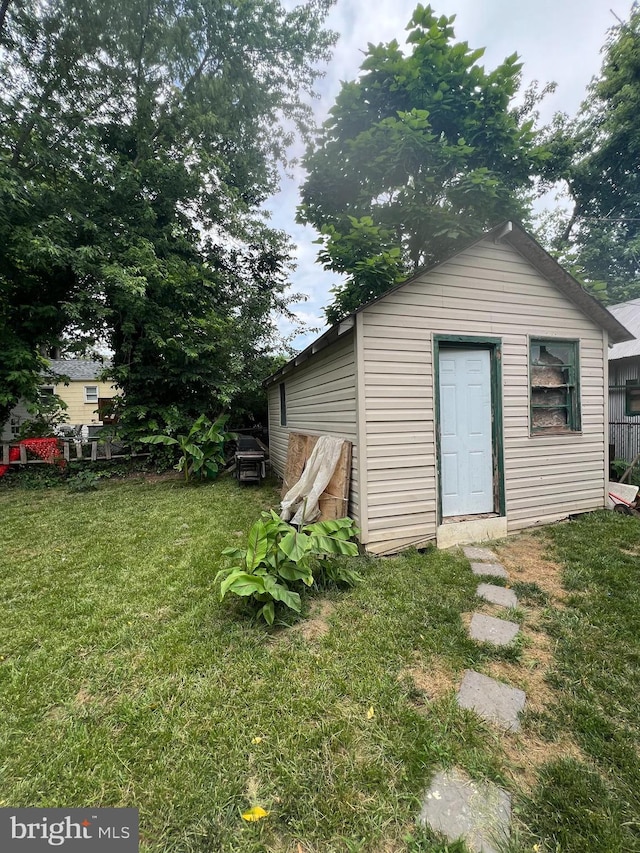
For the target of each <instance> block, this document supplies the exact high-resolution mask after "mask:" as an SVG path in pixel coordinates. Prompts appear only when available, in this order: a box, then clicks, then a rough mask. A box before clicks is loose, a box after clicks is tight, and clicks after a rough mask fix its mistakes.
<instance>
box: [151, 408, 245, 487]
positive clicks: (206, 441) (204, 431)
mask: <svg viewBox="0 0 640 853" xmlns="http://www.w3.org/2000/svg"><path fill="white" fill-rule="evenodd" d="M228 419H229V416H228V415H221V416H220V417H219V418H217V420H216V421H214V423H211V422H210V421H209V419H208V418H207V417H206V416H205V415H200V416H199V417H198V418H197V419H196V420H195V421H194V423H193V425H192V426H191V428H190V429H189V432H188V433H187V435H178V436H177V438H174V437H173V436H169V435H147V436H143V437H142V438H139V439H138V440H139V441H141V442H144V443H145V444H166V445H176V446H177V447H179V448H180V450H181V451H182V456H181V457H180V459H179V460H178V463H177V465H176V466H175V467H176V468H177V470H178V471H184V478H185V482H188V481H189V477H190V476H191V475H193V474H195V475H196V476H198V477H200V478H201V479H204V478H205V477H215V476H216V474H217V473H218V471H219V470H220V467H221V465H223V464H224V445H225V443H226V442H227V441H230V440H231V439H233V438H235V433H231V432H225V431H224V425H225V424H226V423H227V420H228Z"/></svg>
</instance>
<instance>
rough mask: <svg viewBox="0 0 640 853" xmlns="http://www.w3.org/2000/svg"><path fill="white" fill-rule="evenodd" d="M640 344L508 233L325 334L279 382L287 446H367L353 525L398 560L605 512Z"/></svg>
mask: <svg viewBox="0 0 640 853" xmlns="http://www.w3.org/2000/svg"><path fill="white" fill-rule="evenodd" d="M631 337H632V335H631V334H630V333H629V332H628V331H627V330H626V329H625V328H624V327H623V326H622V325H621V324H620V323H619V322H618V320H616V319H615V317H613V316H612V315H611V314H610V313H609V312H608V311H607V310H606V309H605V308H604V307H603V306H602V305H601V304H600V303H599V302H597V301H596V300H595V299H594V298H593V297H592V296H591V295H590V294H588V293H587V292H586V291H585V290H584V289H583V288H582V287H581V286H580V284H579V283H578V282H577V281H576V280H575V279H574V278H573V277H572V276H570V275H569V274H568V273H567V272H565V270H563V269H562V267H560V266H559V265H558V264H557V262H556V261H555V260H553V258H551V257H550V256H549V255H548V254H547V253H546V252H545V251H544V249H542V247H541V246H540V245H539V244H538V243H537V242H536V241H535V240H534V239H533V238H532V237H530V236H529V235H528V234H527V233H526V232H525V231H524V230H522V228H520V227H519V226H518V225H515V224H512V223H505V224H503V225H501V226H499V227H498V228H496V229H494V230H492V231H490V232H489V233H488V234H486V235H485V236H484V237H483V238H482V239H480V240H478V241H476V242H475V243H474V244H473V245H471V246H469V247H467V248H466V249H464V250H463V251H460V252H459V253H457V254H456V255H455V256H454V257H452V258H450V259H449V260H447V261H445V262H443V263H441V264H438V265H437V266H436V267H434V268H432V269H431V270H428V271H426V272H422V273H420V274H418V275H416V276H415V277H414V278H412V279H410V280H409V281H406V282H404V283H403V284H401V285H398V286H397V287H395V288H394V289H392V290H390V291H389V292H388V293H386V294H385V295H384V296H382V297H380V298H379V299H376V300H374V301H372V302H370V303H369V304H367V305H364V306H363V307H361V308H360V309H359V310H358V311H356V312H355V313H354V314H351V315H350V316H348V317H347V318H345V320H344V321H343V322H341V323H339V324H337V325H335V326H333V327H332V328H331V329H329V330H328V331H327V332H325V334H323V335H322V336H321V337H320V338H318V340H316V341H315V342H314V343H313V344H311V345H310V346H309V347H307V348H306V349H305V350H304V351H303V352H302V353H300V355H298V356H297V357H296V358H294V359H292V360H291V361H290V362H289V363H288V364H286V365H284V367H282V368H281V369H280V370H279V371H277V372H276V373H275V374H273V375H272V376H271V377H269V379H268V380H266V382H265V385H266V386H267V388H268V394H269V434H270V445H271V459H272V463H273V466H274V469H275V470H276V472H277V473H278V474H280V475H282V474H283V471H284V466H285V460H286V454H287V442H288V434H289V433H290V432H303V433H309V434H322V433H328V434H330V435H336V436H341V437H344V438H347V439H349V440H350V441H351V442H353V468H352V483H351V495H350V505H349V509H350V515H351V516H352V517H353V518H354V520H355V521H356V523H357V524H358V526H359V528H360V530H361V542H362V543H363V544H364V545H365V546H366V548H367V550H369V551H371V552H374V553H380V554H383V553H392V552H394V551H397V550H400V549H401V548H404V547H407V546H409V545H420V544H421V543H425V542H428V541H429V540H433V539H437V541H438V544H439V545H441V546H443V547H446V546H447V545H449V544H455V543H457V542H464V541H466V542H469V541H479V540H481V539H488V538H496V537H500V536H504V535H505V534H507V533H512V532H514V531H516V530H520V529H522V528H525V527H530V526H532V525H536V524H542V523H547V522H551V521H555V520H557V519H561V518H565V517H567V516H568V515H569V514H571V513H577V512H585V511H589V510H595V509H598V508H600V507H603V506H604V505H605V494H606V483H607V480H608V458H607V450H608V446H607V391H606V387H607V378H606V377H607V349H608V344H609V341H612V342H614V343H619V342H622V341H627V340H630V339H631Z"/></svg>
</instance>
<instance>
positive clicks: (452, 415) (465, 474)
mask: <svg viewBox="0 0 640 853" xmlns="http://www.w3.org/2000/svg"><path fill="white" fill-rule="evenodd" d="M440 473H441V481H442V482H441V492H442V515H443V516H451V515H472V514H475V513H482V512H492V511H493V509H494V504H493V463H492V438H491V359H490V354H489V350H486V349H478V350H473V349H449V348H448V347H447V348H444V347H443V348H442V349H441V350H440Z"/></svg>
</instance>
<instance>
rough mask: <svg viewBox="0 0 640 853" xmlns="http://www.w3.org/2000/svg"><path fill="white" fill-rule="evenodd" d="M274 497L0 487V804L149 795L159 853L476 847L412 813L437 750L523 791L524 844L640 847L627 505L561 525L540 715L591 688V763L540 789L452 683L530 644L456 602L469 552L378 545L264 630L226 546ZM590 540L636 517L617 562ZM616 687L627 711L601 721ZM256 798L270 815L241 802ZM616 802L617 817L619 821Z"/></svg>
mask: <svg viewBox="0 0 640 853" xmlns="http://www.w3.org/2000/svg"><path fill="white" fill-rule="evenodd" d="M276 502H277V494H276V492H275V491H274V490H271V489H269V488H267V487H265V488H263V489H262V490H258V489H255V488H244V489H242V488H240V487H239V486H237V484H236V483H235V482H234V481H232V480H230V479H225V480H222V481H220V482H218V483H214V484H211V485H206V486H200V487H191V488H189V487H187V488H185V487H184V486H182V484H180V483H177V482H166V483H156V484H149V483H143V482H134V481H131V482H119V483H116V482H108V483H103V484H101V485H100V488H99V490H98V491H96V492H89V493H87V494H83V495H74V494H71V493H69V491H68V490H67V489H65V488H57V489H52V490H48V491H26V490H22V489H13V490H5V491H2V492H0V517H1V518H2V526H1V530H0V555H1V556H0V572H1V575H2V583H1V585H0V595H1V596H2V614H3V616H2V620H1V622H0V719H1V720H2V726H0V774H1V775H0V800H1V801H2V803H0V804H5V805H12V806H29V805H31V806H35V805H38V806H84V805H96V806H98V805H100V806H132V807H137V808H139V809H140V826H141V835H142V849H143V850H145V851H153V853H159V851H163V853H164V851H181V853H182V852H183V851H184V853H186V851H203V852H204V851H211V853H218V851H225V853H226V851H242V853H251V852H252V851H256V852H257V851H274V853H285V851H286V853H288V851H291V853H333V851H335V853H343V851H371V853H374V851H375V853H394V851H404V850H406V851H416V853H417V851H444V850H449V851H454V850H455V851H461V850H462V849H463V848H462V846H461V845H449V846H448V847H447V846H445V845H444V844H442V843H438V842H437V841H436V840H435V839H434V838H433V837H431V836H430V835H429V833H426V832H422V831H419V830H418V829H417V828H416V825H415V817H416V814H417V812H418V811H419V805H420V798H421V796H422V795H423V793H424V790H425V788H426V787H427V786H428V783H429V780H430V777H431V775H432V773H433V771H434V770H435V769H436V768H439V767H442V766H445V767H446V766H450V765H453V764H455V765H458V766H460V767H463V768H465V769H466V770H467V772H468V773H469V774H470V775H471V776H473V777H476V778H489V779H491V780H494V781H496V782H499V783H501V784H503V785H506V786H507V787H509V788H510V789H511V790H512V791H513V793H514V795H515V798H516V799H515V802H516V806H517V817H518V820H519V821H520V825H521V831H520V832H519V835H518V837H519V838H521V847H520V848H518V849H522V850H531V849H532V845H533V844H534V843H540V844H544V845H545V848H546V849H549V850H556V847H555V843H556V841H559V842H560V843H561V846H560V847H558V848H557V849H558V850H562V851H565V850H567V851H569V850H575V851H586V850H593V851H599V850H602V851H609V850H611V851H615V850H620V851H627V850H636V849H640V847H638V846H633V845H634V844H636V845H637V844H638V838H639V836H638V831H639V830H638V825H637V823H635V824H634V822H633V821H634V820H637V815H638V813H639V811H638V801H637V796H638V795H637V792H638V790H640V786H639V785H638V769H637V768H638V751H637V734H638V731H639V728H640V727H639V726H638V718H637V714H638V710H637V701H636V700H637V698H638V695H639V694H638V686H639V685H638V681H637V679H638V662H639V658H638V655H639V645H638V631H637V618H638V612H639V610H638V594H639V592H638V590H639V589H640V583H639V578H638V569H637V565H638V561H639V557H638V555H637V554H636V556H632V555H627V554H626V553H625V552H626V551H631V550H633V549H634V548H635V549H636V551H637V549H638V542H639V541H640V536H639V531H640V524H638V522H636V521H635V519H625V518H620V517H614V516H613V515H612V514H611V515H609V516H606V517H604V518H602V519H600V518H599V517H597V516H596V517H595V519H590V520H586V521H585V522H580V523H578V524H573V525H561V526H559V527H558V528H555V532H554V534H553V536H554V539H555V541H556V545H557V547H558V548H560V549H561V553H562V554H564V555H565V556H566V560H567V562H568V564H569V575H568V582H569V584H570V585H571V586H572V589H573V590H574V592H572V595H573V596H574V599H575V601H574V600H573V599H572V600H571V606H570V607H569V608H566V609H564V610H563V611H562V612H560V611H555V610H554V609H553V608H548V612H547V619H548V630H549V631H550V632H551V633H552V634H553V636H554V638H557V640H558V644H557V648H558V654H559V658H558V662H557V665H556V667H555V669H554V675H553V679H554V685H555V691H556V695H557V697H558V703H559V705H558V709H556V710H554V711H553V712H549V714H548V715H546V716H545V715H544V714H540V715H537V716H535V717H534V718H533V719H532V720H531V721H530V723H529V725H531V726H533V727H535V728H536V731H537V734H538V736H539V737H548V738H549V739H550V743H553V739H554V737H556V736H557V733H558V731H559V730H560V728H561V727H562V726H571V727H572V728H573V727H575V726H576V725H577V723H576V721H580V720H586V717H585V716H584V710H585V708H589V709H591V717H590V718H589V719H592V720H593V723H589V724H587V723H586V722H585V724H584V728H585V732H584V735H582V734H580V733H578V736H579V737H580V738H581V743H583V750H584V756H585V761H586V762H588V773H585V772H582V770H583V768H581V767H580V766H578V765H575V766H574V765H570V766H567V765H566V762H565V763H564V764H562V763H561V766H556V765H554V764H550V765H548V767H543V768H542V771H541V783H540V785H539V787H537V788H536V789H535V790H534V791H533V792H530V791H529V792H525V791H524V790H522V791H520V790H519V788H518V785H517V783H515V782H514V780H513V775H512V774H511V773H510V767H509V757H508V755H507V753H506V752H505V750H504V749H503V736H501V735H500V734H499V733H497V732H495V731H494V730H493V729H492V728H491V727H490V726H487V725H486V724H484V723H482V722H481V721H480V720H478V719H477V718H476V717H475V716H474V715H473V714H471V713H468V712H465V711H462V710H460V709H459V708H458V707H457V706H456V703H455V689H456V687H457V683H458V682H459V679H460V677H461V674H462V671H463V670H464V669H465V668H466V667H472V668H474V669H478V670H481V671H482V670H484V671H490V669H491V667H492V666H495V665H496V662H497V661H503V662H504V663H505V665H509V664H510V663H511V664H512V663H514V662H516V663H517V662H518V661H519V660H520V659H521V657H522V655H523V654H524V655H525V657H526V654H527V650H526V647H525V648H524V651H523V648H522V647H521V646H518V647H517V648H516V650H515V651H513V650H511V651H507V652H500V651H493V650H489V649H483V648H479V647H477V646H476V645H475V644H473V643H472V642H471V641H469V640H468V639H467V637H466V634H465V629H464V625H463V622H462V619H461V614H462V613H468V612H470V611H471V610H472V609H473V606H474V591H475V587H476V579H475V578H474V577H473V575H472V574H471V572H470V571H469V567H468V563H467V562H466V560H464V559H461V558H460V557H457V556H456V555H455V554H451V553H442V552H437V551H435V550H428V551H426V552H424V553H417V552H412V553H409V554H407V555H405V556H403V557H401V558H395V559H387V560H369V559H364V558H362V559H361V560H359V562H360V567H359V568H360V571H361V573H362V574H363V575H364V578H365V580H364V582H363V583H362V584H361V585H359V586H358V587H357V588H355V589H354V590H352V591H348V592H337V591H335V592H331V593H330V594H324V595H322V596H319V595H316V596H315V597H314V596H311V597H310V598H309V599H308V600H307V602H306V609H307V610H308V609H309V608H310V609H311V620H302V621H301V622H300V623H299V624H298V625H296V626H294V627H293V628H280V629H277V630H267V629H266V628H264V627H261V626H258V625H255V624H252V623H251V622H250V621H249V620H248V619H247V615H246V611H244V610H243V608H242V606H241V605H238V604H233V603H232V602H230V601H227V600H225V602H224V603H223V604H222V605H221V604H220V603H219V602H218V599H217V595H216V591H215V589H214V588H213V578H214V576H215V574H216V572H217V571H218V569H219V568H221V566H222V563H221V561H220V557H219V554H220V552H221V550H222V549H223V548H224V547H226V546H227V545H229V544H233V543H236V542H237V543H240V544H242V543H243V541H244V537H245V535H246V532H247V531H248V529H249V526H250V525H251V523H252V522H253V521H254V520H255V518H256V517H257V516H258V514H259V512H260V510H261V509H263V508H267V507H268V506H272V505H275V503H276ZM598 525H599V526H598ZM576 530H577V531H579V533H577V534H576V533H571V531H576ZM562 531H567V533H566V535H567V536H568V535H569V534H570V533H571V535H573V536H574V540H571V541H570V540H567V541H564V540H563V539H562V536H563V535H565V534H563V533H562ZM605 532H606V536H605ZM590 538H592V539H595V538H597V540H598V543H597V544H598V547H601V548H602V549H603V554H604V549H607V554H608V553H610V552H611V551H612V550H615V549H616V548H617V545H616V543H617V542H618V539H620V538H621V539H622V542H621V544H622V547H623V548H624V549H625V551H620V550H619V549H617V550H618V551H619V553H620V555H621V556H620V562H619V563H617V564H616V566H617V569H616V571H618V574H616V575H615V578H614V577H613V575H612V576H611V577H610V576H609V574H606V572H608V571H609V570H608V566H609V563H608V562H606V563H605V562H604V561H605V557H604V556H603V557H602V558H598V559H599V562H597V564H596V567H595V568H584V566H583V563H582V562H579V563H578V564H577V565H575V564H574V563H572V562H571V561H572V560H573V559H574V557H575V553H576V550H579V548H580V547H581V546H580V543H581V542H582V541H583V540H585V539H586V540H589V539H590ZM562 549H564V550H562ZM594 550H595V549H593V548H592V549H591V551H594ZM603 567H604V568H603ZM612 571H613V570H612ZM603 573H604V574H605V575H606V576H605V577H603ZM622 577H624V582H623V581H622V580H621V578H622ZM631 588H633V589H634V590H635V591H634V592H633V593H632V592H631V591H630V589H631ZM633 596H635V598H634V597H633ZM594 601H596V602H597V608H596V607H595V605H594V604H593V602H594ZM618 605H620V606H619V608H618ZM594 608H595V609H594ZM611 609H613V610H615V611H616V613H617V609H619V611H620V612H619V614H618V615H617V616H616V622H615V632H614V634H613V635H611V636H609V635H608V633H607V631H608V628H607V623H606V619H605V617H606V614H607V612H608V611H609V610H611ZM314 614H319V615H314ZM521 615H522V617H523V618H524V619H525V621H526V618H527V611H526V608H524V609H523V611H522V614H521ZM592 629H593V630H594V631H596V632H597V642H595V643H594V652H593V657H592V658H589V659H588V661H587V662H586V665H585V668H584V673H585V676H584V678H582V677H581V676H578V677H577V682H578V684H577V686H576V675H575V674H576V672H578V673H579V672H581V660H578V658H580V659H581V655H582V653H581V651H580V650H581V648H583V646H584V644H585V643H587V644H588V642H589V636H590V634H589V631H591V630H592ZM634 656H635V657H634ZM612 661H613V663H612ZM605 662H606V665H605ZM630 689H633V690H635V694H634V695H633V696H630V695H627V694H626V692H625V691H627V690H630ZM612 691H613V692H614V694H615V696H616V702H617V705H616V711H617V713H618V716H617V722H616V724H615V728H614V730H613V731H611V732H606V731H604V733H603V727H604V729H606V724H605V723H606V721H604V714H603V713H602V712H601V711H602V707H603V706H604V705H606V701H608V699H607V697H608V696H609V695H610V693H611V692H612ZM560 706H561V708H560ZM371 708H372V709H373V716H371V714H370V713H369V709H371ZM634 735H635V737H636V739H635V740H634V741H633V743H632V742H631V739H633V738H634ZM603 737H604V742H606V746H605V747H603V746H601V745H600V746H596V745H594V744H595V743H596V742H597V743H598V744H600V742H601V739H602V738H603ZM599 739H600V740H599ZM551 752H552V750H551V749H550V753H551ZM569 784H571V785H573V787H572V788H571V789H570V794H571V796H570V798H568V797H565V798H564V800H565V806H564V807H563V806H562V802H563V794H562V792H563V786H564V785H569ZM525 794H526V796H525ZM581 795H583V796H584V797H585V798H586V799H585V803H586V802H587V801H588V803H589V814H590V815H592V817H593V819H592V820H591V822H590V823H589V826H588V827H587V829H585V830H584V833H587V835H586V836H585V837H589V838H590V839H591V841H590V845H591V846H587V847H584V846H582V847H579V846H575V845H574V846H572V842H571V840H570V833H571V831H572V827H573V826H574V825H575V822H576V818H575V816H574V815H573V814H572V813H571V810H570V809H569V803H570V802H572V803H576V802H577V803H578V805H577V806H575V808H577V809H581V808H582V801H581V800H580V796H581ZM598 797H600V799H598ZM576 798H577V799H576ZM556 800H558V804H557V805H556ZM600 800H601V801H602V803H601V802H600ZM549 802H551V803H553V804H554V806H553V809H552V810H550V809H549V808H546V807H545V803H549ZM253 805H260V806H262V807H263V808H265V809H266V810H268V811H269V813H270V814H269V816H268V817H267V818H266V819H264V820H262V821H260V822H258V823H253V824H249V823H246V822H244V821H243V820H242V818H241V816H240V815H241V812H242V811H244V810H245V809H247V808H249V807H251V806H253ZM585 807H586V806H585ZM634 816H635V817H634ZM607 820H609V821H613V822H618V823H619V825H620V828H619V830H618V831H617V832H614V831H613V830H610V831H608V834H607V830H606V824H607ZM602 827H605V828H604V829H603V828H602ZM580 832H583V830H582V829H581V830H580ZM598 832H604V834H603V835H598V834H597V833H598ZM588 833H591V835H588ZM576 837H577V836H576ZM582 837H583V835H580V838H582ZM567 838H569V841H567ZM599 838H604V839H605V840H606V844H605V845H604V846H602V845H601V846H598V843H599V842H598V839H599ZM593 839H596V840H595V841H593ZM623 843H624V844H626V845H627V846H623ZM607 845H609V846H607ZM616 845H618V846H616Z"/></svg>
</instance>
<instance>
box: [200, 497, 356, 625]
mask: <svg viewBox="0 0 640 853" xmlns="http://www.w3.org/2000/svg"><path fill="white" fill-rule="evenodd" d="M357 534H358V530H357V528H356V527H355V525H354V523H353V521H352V520H351V519H350V518H339V519H337V520H335V521H318V522H315V523H314V524H306V525H304V526H303V527H301V528H300V529H297V528H295V527H294V526H293V525H291V524H288V523H287V522H286V521H283V520H282V519H281V518H280V517H279V516H278V515H277V513H275V512H274V511H273V510H271V511H270V512H263V513H262V517H261V518H260V519H259V520H258V521H256V523H255V524H254V525H253V527H252V528H251V530H250V531H249V540H248V543H247V547H246V548H225V550H224V551H223V552H222V553H223V554H224V555H225V556H227V557H230V558H231V559H232V560H233V561H234V563H235V565H233V566H231V567H230V568H228V569H223V570H222V571H220V572H218V574H217V575H216V583H218V582H219V581H221V584H220V600H221V601H222V600H223V599H224V597H225V596H226V595H227V593H229V592H232V593H235V595H239V596H242V597H248V598H251V599H253V600H254V601H255V602H256V603H258V604H259V605H260V608H259V610H258V612H257V616H258V617H262V618H263V619H264V620H265V622H267V623H268V624H269V625H272V624H273V622H274V619H275V615H276V606H277V604H278V603H281V604H283V605H284V606H285V607H288V608H289V609H291V610H294V611H295V612H296V613H299V612H300V608H301V600H300V593H299V592H297V591H296V589H295V587H296V586H300V585H301V584H302V585H304V586H307V587H310V586H312V585H313V584H314V581H315V580H316V578H317V576H318V575H320V574H322V572H323V570H322V569H321V568H320V567H321V562H322V561H321V560H320V559H319V558H323V557H331V556H334V557H337V556H351V557H353V556H356V554H357V553H358V546H357V545H356V543H355V542H353V541H352V540H353V538H354V537H355V536H356V535H357ZM314 569H315V570H316V577H314ZM332 578H333V579H334V580H337V581H343V582H345V583H347V584H350V585H352V584H353V583H354V582H355V580H356V578H357V575H356V573H355V572H354V571H353V570H349V569H345V570H344V572H340V569H339V568H335V569H334V572H333V573H332Z"/></svg>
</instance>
